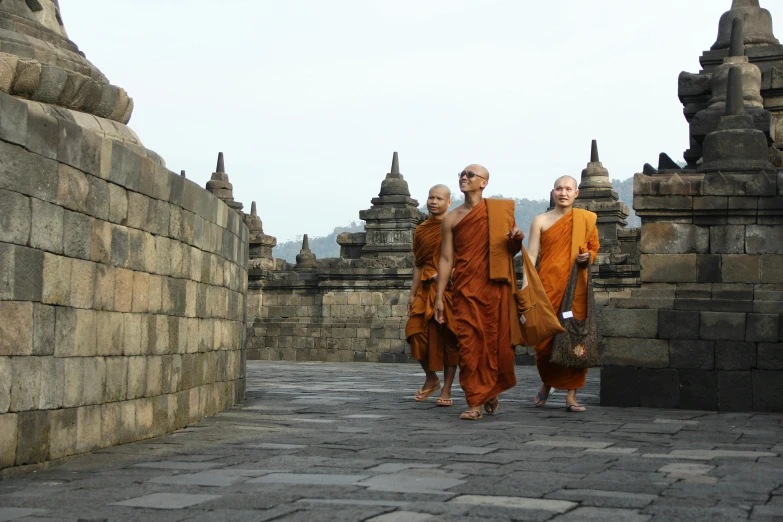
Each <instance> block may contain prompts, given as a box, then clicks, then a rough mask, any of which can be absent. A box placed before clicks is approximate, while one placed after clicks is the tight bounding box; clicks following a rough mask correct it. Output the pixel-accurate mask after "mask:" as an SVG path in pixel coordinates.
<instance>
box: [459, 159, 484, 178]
mask: <svg viewBox="0 0 783 522" xmlns="http://www.w3.org/2000/svg"><path fill="white" fill-rule="evenodd" d="M463 170H466V171H471V172H474V173H476V174H478V175H479V176H481V177H483V178H484V179H485V180H487V181H489V171H488V170H487V169H486V168H484V167H483V166H481V165H479V164H477V163H472V164H470V165H468V166H467V167H465V168H464V169H463Z"/></svg>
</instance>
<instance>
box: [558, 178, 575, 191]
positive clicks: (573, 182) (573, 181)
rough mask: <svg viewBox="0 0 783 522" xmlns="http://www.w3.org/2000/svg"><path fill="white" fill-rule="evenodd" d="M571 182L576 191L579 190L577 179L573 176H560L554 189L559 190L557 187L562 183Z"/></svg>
mask: <svg viewBox="0 0 783 522" xmlns="http://www.w3.org/2000/svg"><path fill="white" fill-rule="evenodd" d="M565 180H569V181H571V183H572V184H573V185H574V190H576V189H578V188H579V183H577V182H576V179H575V178H573V177H571V176H560V177H559V178H557V179H556V180H555V186H554V188H557V185H558V184H560V182H561V181H565Z"/></svg>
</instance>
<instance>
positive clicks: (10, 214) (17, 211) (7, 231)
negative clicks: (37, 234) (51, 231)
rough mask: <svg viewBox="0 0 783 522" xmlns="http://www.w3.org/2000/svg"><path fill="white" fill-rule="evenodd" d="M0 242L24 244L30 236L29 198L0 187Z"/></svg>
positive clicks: (30, 214) (30, 215) (30, 213)
mask: <svg viewBox="0 0 783 522" xmlns="http://www.w3.org/2000/svg"><path fill="white" fill-rule="evenodd" d="M0 208H2V209H3V212H0V242H4V243H15V244H17V245H26V244H27V241H28V239H29V238H30V229H31V225H32V219H31V218H32V210H31V207H30V198H27V197H25V196H22V195H21V194H18V193H16V192H10V191H8V190H2V189H0Z"/></svg>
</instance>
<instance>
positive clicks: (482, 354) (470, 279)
mask: <svg viewBox="0 0 783 522" xmlns="http://www.w3.org/2000/svg"><path fill="white" fill-rule="evenodd" d="M488 183H489V172H488V171H487V169H485V168H484V167H482V166H481V165H468V166H467V167H465V169H464V170H463V171H462V172H460V173H459V188H460V191H462V193H463V194H464V196H465V203H463V204H462V205H460V206H459V207H457V208H455V209H454V210H452V211H451V212H450V213H449V214H447V215H446V217H445V218H444V219H443V230H442V232H441V253H440V262H439V270H438V272H439V273H440V274H452V279H453V286H452V300H453V317H454V321H453V325H454V326H453V328H454V332H455V333H456V335H457V346H458V348H459V372H460V373H459V384H460V386H461V387H462V389H463V391H464V392H465V398H466V399H467V402H468V410H467V411H465V412H464V413H462V415H461V416H460V418H461V419H465V420H478V419H481V418H482V416H483V414H482V412H481V408H482V406H483V407H484V411H486V412H487V413H489V414H494V413H495V412H497V411H498V408H499V407H500V402H499V400H498V395H500V394H501V393H502V392H504V391H506V390H508V389H510V388H511V387H513V386H514V385H515V384H516V382H517V379H516V375H515V373H514V344H521V333H520V324H519V320H518V319H517V317H516V313H517V312H516V306H515V305H514V306H512V305H513V304H514V301H513V298H512V294H513V291H514V290H516V289H515V288H513V282H514V280H515V279H514V263H513V258H514V255H516V253H517V252H519V250H520V248H521V245H522V239H523V238H524V237H525V234H524V233H523V232H522V231H521V230H520V229H519V228H517V226H516V221H515V219H514V202H513V201H512V200H506V199H484V197H483V193H484V189H485V188H486V187H487V184H488ZM452 270H453V272H452ZM447 283H448V278H446V277H441V278H440V279H439V280H438V291H437V295H436V297H435V319H436V320H437V321H438V322H439V323H443V322H444V320H445V317H444V309H445V307H444V298H443V296H444V293H445V291H446V286H447Z"/></svg>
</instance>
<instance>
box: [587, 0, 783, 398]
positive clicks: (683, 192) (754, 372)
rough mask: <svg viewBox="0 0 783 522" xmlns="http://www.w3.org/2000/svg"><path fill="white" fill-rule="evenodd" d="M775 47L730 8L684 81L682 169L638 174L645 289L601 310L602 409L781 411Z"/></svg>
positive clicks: (759, 13) (746, 11) (750, 4)
mask: <svg viewBox="0 0 783 522" xmlns="http://www.w3.org/2000/svg"><path fill="white" fill-rule="evenodd" d="M730 28H732V30H731V39H729V29H730ZM781 51H783V49H782V48H781V47H780V44H779V43H778V41H777V40H776V39H775V37H774V35H773V34H772V23H771V17H770V15H769V12H767V11H765V10H764V9H761V8H760V7H759V3H758V1H747V0H746V1H740V0H735V1H734V2H733V5H732V9H731V10H730V11H729V12H728V13H726V14H725V15H723V17H722V18H721V21H720V29H719V35H718V41H717V42H716V44H715V45H714V46H713V48H712V50H711V51H708V52H706V53H705V54H704V55H703V56H702V59H701V61H702V65H703V66H704V68H705V70H704V71H702V72H701V73H700V74H699V75H688V74H686V73H683V74H682V75H680V98H681V99H682V100H683V102H684V103H685V106H686V110H685V116H686V118H687V119H688V120H689V121H690V131H691V132H690V143H691V147H690V148H689V149H688V151H687V152H686V155H685V158H686V160H687V161H688V166H687V167H686V168H685V169H674V168H670V167H671V165H667V167H669V168H665V169H661V170H658V171H655V169H650V168H645V172H644V173H642V174H636V176H635V177H634V209H635V210H636V213H637V214H638V215H639V216H640V217H641V220H642V227H641V243H640V252H641V267H642V270H641V279H642V284H643V286H642V288H641V289H639V290H635V291H633V292H632V296H631V297H630V298H618V299H612V300H610V301H609V303H608V305H607V307H606V308H605V309H604V310H603V316H602V331H603V335H604V339H603V363H604V366H603V368H602V371H601V403H602V404H604V405H612V406H648V407H665V408H678V407H679V408H686V409H704V410H721V411H749V410H753V411H783V344H781V341H783V330H781V328H780V317H781V315H780V314H781V313H783V226H781V225H783V173H781V172H780V171H779V170H778V168H776V166H775V165H776V164H779V154H778V150H779V148H780V145H781V142H780V139H781V138H780V134H779V131H778V130H777V129H778V128H779V125H780V123H779V121H780V120H779V118H780V117H781V114H780V109H781V106H780V98H779V97H778V96H779V93H778V90H777V89H778V88H779V87H780V86H778V84H777V83H776V82H778V81H779V79H778V76H779V74H780V73H779V71H780V70H783V69H778V67H779V66H780V65H781V61H780V60H781V59H783V53H781ZM721 62H722V63H721ZM781 86H783V84H781Z"/></svg>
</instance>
